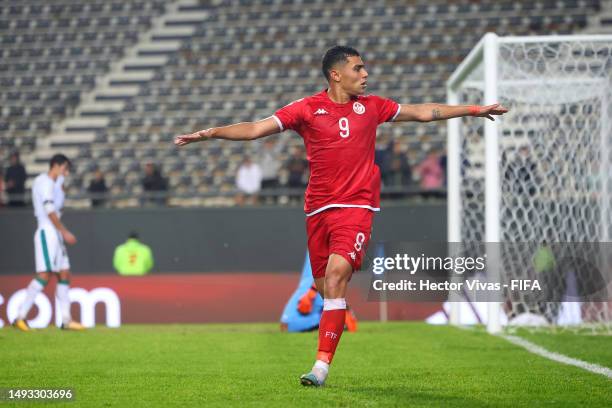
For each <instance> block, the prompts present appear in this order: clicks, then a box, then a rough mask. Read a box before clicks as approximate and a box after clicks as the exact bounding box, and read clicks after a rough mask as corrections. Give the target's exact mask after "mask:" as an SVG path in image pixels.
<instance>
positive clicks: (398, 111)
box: [389, 103, 402, 122]
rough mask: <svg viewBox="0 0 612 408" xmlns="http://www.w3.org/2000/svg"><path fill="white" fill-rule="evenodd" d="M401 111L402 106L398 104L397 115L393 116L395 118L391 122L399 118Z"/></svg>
mask: <svg viewBox="0 0 612 408" xmlns="http://www.w3.org/2000/svg"><path fill="white" fill-rule="evenodd" d="M401 110H402V105H400V104H399V103H398V104H397V112H395V115H393V117H392V118H391V120H390V121H389V122H393V121H394V120H395V118H397V115H399V113H400V111H401Z"/></svg>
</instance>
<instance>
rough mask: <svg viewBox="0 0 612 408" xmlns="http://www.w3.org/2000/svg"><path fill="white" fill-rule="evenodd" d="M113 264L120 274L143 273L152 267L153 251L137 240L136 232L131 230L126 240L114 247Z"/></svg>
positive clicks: (132, 274)
mask: <svg viewBox="0 0 612 408" xmlns="http://www.w3.org/2000/svg"><path fill="white" fill-rule="evenodd" d="M113 266H114V267H115V270H116V271H117V272H118V273H119V274H120V275H124V276H135V275H136V276H137V275H145V274H147V273H149V271H151V268H153V253H152V252H151V248H149V246H148V245H146V244H143V243H142V242H140V241H139V240H138V233H136V232H131V233H130V235H129V238H128V240H127V241H126V242H125V243H123V244H121V245H119V246H118V247H117V248H115V254H114V255H113Z"/></svg>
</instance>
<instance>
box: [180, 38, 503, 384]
mask: <svg viewBox="0 0 612 408" xmlns="http://www.w3.org/2000/svg"><path fill="white" fill-rule="evenodd" d="M322 69H323V75H324V76H325V78H326V79H327V81H328V83H329V87H328V88H327V89H325V90H323V91H321V92H319V93H317V94H315V95H312V96H309V97H306V98H303V99H298V100H297V101H294V102H292V103H290V104H289V105H287V106H285V107H284V108H282V109H279V110H278V111H277V112H276V113H275V114H274V115H272V116H271V117H269V118H267V119H263V120H260V121H257V122H243V123H237V124H233V125H229V126H223V127H216V128H209V129H205V130H201V131H198V132H195V133H192V134H188V135H181V136H177V137H176V138H175V141H174V143H175V144H176V145H177V146H184V145H186V144H189V143H193V142H198V141H205V140H208V139H226V140H254V139H258V138H261V137H265V136H269V135H272V134H275V133H278V132H282V131H284V130H286V129H292V130H294V131H296V132H297V133H298V134H299V135H300V136H301V137H302V138H303V139H304V144H305V145H306V151H307V158H308V161H309V163H310V180H309V181H308V188H307V189H306V195H305V203H304V211H305V212H306V231H307V234H308V250H309V253H310V263H311V266H312V273H313V276H314V279H315V284H316V287H317V290H318V291H319V293H321V295H322V296H323V299H324V306H323V314H322V315H321V321H320V324H319V345H318V351H317V355H316V362H315V364H314V366H313V368H312V370H311V371H310V372H309V373H308V374H304V375H302V376H301V377H300V380H301V383H302V384H303V385H307V386H321V385H323V384H324V382H325V380H326V378H327V373H328V370H329V365H330V363H331V362H332V359H333V357H334V353H335V351H336V347H337V346H338V342H339V341H340V336H341V334H342V331H343V329H344V322H345V313H346V301H345V295H346V290H347V284H348V282H349V280H350V278H351V275H352V273H353V271H355V270H358V269H359V268H360V266H361V261H362V258H363V255H364V253H365V250H366V248H367V246H368V242H369V240H370V232H371V228H372V218H373V214H374V212H376V211H379V210H380V206H379V201H380V183H381V182H380V172H379V169H378V167H377V166H376V165H375V164H374V143H375V141H376V128H377V126H378V125H380V124H381V123H384V122H405V121H416V122H429V121H434V120H444V119H450V118H456V117H461V116H478V117H484V118H488V119H490V120H494V119H493V116H495V115H503V114H504V113H506V112H507V109H505V108H504V107H502V106H501V105H499V104H494V105H489V106H468V105H464V106H450V105H442V104H434V103H426V104H418V105H408V104H402V105H400V104H398V103H396V102H394V101H392V100H390V99H385V98H382V97H380V96H375V95H365V90H366V87H367V82H368V72H367V71H366V69H365V65H364V63H363V61H362V59H361V56H360V55H359V53H358V52H357V51H356V50H355V49H353V48H350V47H344V46H336V47H333V48H331V49H329V50H328V51H327V52H326V53H325V56H324V57H323V62H322Z"/></svg>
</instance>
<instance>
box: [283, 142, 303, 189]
mask: <svg viewBox="0 0 612 408" xmlns="http://www.w3.org/2000/svg"><path fill="white" fill-rule="evenodd" d="M286 167H287V170H288V171H289V178H288V180H287V186H288V187H290V188H305V187H306V185H307V184H308V161H307V160H306V158H305V157H304V151H303V149H302V148H301V147H295V148H294V149H293V152H292V155H291V157H290V158H289V160H287V164H286Z"/></svg>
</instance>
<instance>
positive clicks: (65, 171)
mask: <svg viewBox="0 0 612 408" xmlns="http://www.w3.org/2000/svg"><path fill="white" fill-rule="evenodd" d="M59 174H61V175H62V176H64V177H68V175H69V174H70V165H69V164H68V163H64V164H62V165H61V166H60V171H59Z"/></svg>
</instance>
